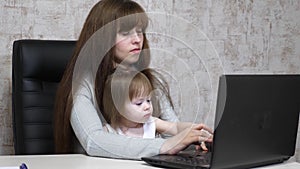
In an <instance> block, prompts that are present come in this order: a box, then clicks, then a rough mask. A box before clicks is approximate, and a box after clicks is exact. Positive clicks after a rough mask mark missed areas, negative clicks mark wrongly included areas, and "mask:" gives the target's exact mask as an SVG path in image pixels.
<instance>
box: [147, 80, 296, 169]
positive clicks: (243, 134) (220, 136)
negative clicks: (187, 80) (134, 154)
mask: <svg viewBox="0 0 300 169" xmlns="http://www.w3.org/2000/svg"><path fill="white" fill-rule="evenodd" d="M216 105H217V107H216V115H215V131H214V140H213V143H212V146H211V148H210V152H200V151H196V150H191V149H189V148H188V149H189V150H183V151H182V152H180V153H178V154H177V155H156V156H152V157H143V158H142V160H144V161H145V162H146V163H148V164H150V165H153V166H158V167H166V168H184V169H189V168H191V169H202V168H211V169H219V168H231V169H232V168H251V167H259V166H264V165H269V164H276V163H281V162H283V161H285V160H287V159H289V158H290V157H291V156H293V155H294V152H295V146H296V138H297V129H298V123H299V112H300V75H222V76H221V77H220V79H219V88H218V98H217V104H216Z"/></svg>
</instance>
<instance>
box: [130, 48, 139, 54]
mask: <svg viewBox="0 0 300 169" xmlns="http://www.w3.org/2000/svg"><path fill="white" fill-rule="evenodd" d="M130 52H131V53H134V54H136V53H140V52H141V49H139V48H135V49H132V50H131V51H130Z"/></svg>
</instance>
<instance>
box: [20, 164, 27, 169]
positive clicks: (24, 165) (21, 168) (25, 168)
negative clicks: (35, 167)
mask: <svg viewBox="0 0 300 169" xmlns="http://www.w3.org/2000/svg"><path fill="white" fill-rule="evenodd" d="M20 169H28V168H27V166H26V164H25V163H22V164H21V166H20Z"/></svg>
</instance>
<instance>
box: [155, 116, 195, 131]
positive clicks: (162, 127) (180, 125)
mask: <svg viewBox="0 0 300 169" xmlns="http://www.w3.org/2000/svg"><path fill="white" fill-rule="evenodd" d="M155 125H156V131H157V132H159V133H166V134H170V135H176V134H178V133H180V132H181V131H183V130H184V129H186V128H191V127H192V126H193V123H190V122H176V123H175V122H169V121H164V120H161V119H159V118H155Z"/></svg>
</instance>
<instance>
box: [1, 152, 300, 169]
mask: <svg viewBox="0 0 300 169" xmlns="http://www.w3.org/2000/svg"><path fill="white" fill-rule="evenodd" d="M21 163H26V165H27V167H28V169H53V168H55V169H86V168H88V169H100V168H108V169H120V167H122V169H132V168H138V169H155V168H156V167H152V166H149V165H147V164H146V163H145V162H143V161H133V160H117V159H109V158H99V157H90V156H85V155H81V154H72V155H30V156H0V167H2V166H6V167H7V166H18V165H20V164H21ZM299 168H300V163H297V162H290V163H283V164H278V165H272V166H268V167H261V168H260V169H299ZM156 169H157V168H156Z"/></svg>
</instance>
